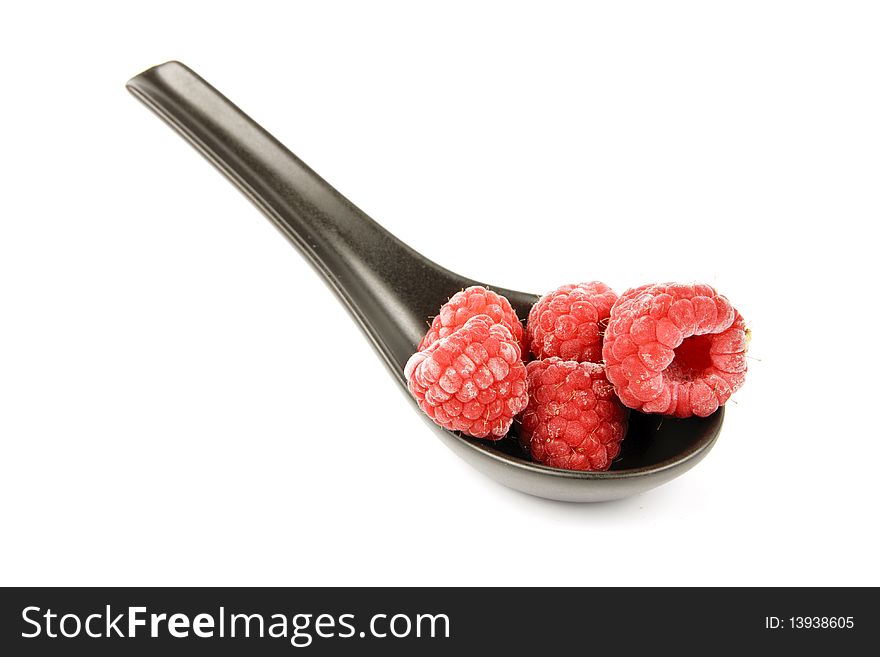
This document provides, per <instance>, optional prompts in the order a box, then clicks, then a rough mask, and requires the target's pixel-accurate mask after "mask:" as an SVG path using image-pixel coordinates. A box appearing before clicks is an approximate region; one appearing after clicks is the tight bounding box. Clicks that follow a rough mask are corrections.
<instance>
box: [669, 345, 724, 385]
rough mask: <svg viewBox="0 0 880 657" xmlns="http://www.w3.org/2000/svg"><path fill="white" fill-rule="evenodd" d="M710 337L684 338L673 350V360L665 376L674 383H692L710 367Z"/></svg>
mask: <svg viewBox="0 0 880 657" xmlns="http://www.w3.org/2000/svg"><path fill="white" fill-rule="evenodd" d="M712 338H713V336H711V335H693V336H691V337H689V338H685V339H684V341H683V342H682V343H681V344H680V345H678V347H677V348H676V349H675V358H673V360H672V363H670V364H669V367H668V368H666V375H667V376H668V377H669V378H671V379H673V380H676V381H693V380H694V379H698V378H700V377H701V376H702V375H703V373H704V372H705V371H706V370H707V369H708V368H709V367H711V366H712V356H711V354H710V353H709V349H710V348H711V347H712Z"/></svg>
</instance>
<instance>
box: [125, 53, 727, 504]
mask: <svg viewBox="0 0 880 657" xmlns="http://www.w3.org/2000/svg"><path fill="white" fill-rule="evenodd" d="M126 86H127V88H128V90H129V91H131V93H132V94H134V95H135V96H136V97H137V98H138V99H139V100H140V101H142V102H143V103H144V104H145V105H147V107H149V108H150V109H151V110H153V111H154V112H155V113H156V114H158V115H159V116H160V117H161V118H162V119H164V120H165V121H166V122H167V123H168V124H169V125H171V127H173V128H174V129H175V130H177V131H178V132H179V133H180V134H181V135H182V136H183V137H184V138H185V139H186V140H187V141H188V142H190V143H191V144H192V145H193V146H195V147H196V148H197V149H198V150H199V151H200V152H201V153H202V154H203V155H204V156H205V157H206V158H207V159H208V160H209V161H210V162H211V163H213V164H214V165H215V166H216V167H217V168H218V169H220V171H222V172H223V173H225V174H226V175H227V176H228V177H229V179H230V180H231V181H232V182H233V183H234V184H235V185H236V186H237V187H238V188H239V189H240V190H241V191H242V192H244V193H245V195H246V196H247V197H248V198H250V199H251V201H253V202H254V204H255V205H256V206H257V207H258V208H260V209H261V210H262V211H263V212H264V213H265V214H266V216H268V217H269V219H270V220H271V221H272V222H273V223H274V224H275V225H276V226H277V227H278V229H279V230H280V231H281V232H282V233H283V234H284V235H285V236H286V237H287V238H288V239H289V240H290V241H291V242H293V244H294V245H295V246H296V247H297V248H298V249H299V250H300V251H301V252H302V253H303V255H305V257H306V258H307V259H308V260H309V262H310V263H311V264H312V265H313V266H314V267H315V269H317V270H318V272H319V273H320V274H321V275H322V276H323V278H324V279H325V280H326V281H327V283H328V284H329V285H330V287H331V288H332V289H333V291H334V292H336V294H337V295H338V296H339V298H340V299H341V300H342V303H344V304H345V306H346V308H348V310H349V312H350V313H351V314H352V316H353V317H354V318H355V320H356V321H357V322H358V324H359V325H360V327H361V329H362V330H363V331H364V333H365V334H366V336H367V337H368V338H369V340H370V341H371V342H372V343H373V347H374V348H375V349H376V351H378V352H379V355H380V356H381V357H382V360H384V361H385V364H386V365H387V366H388V368H389V369H390V370H391V373H392V374H393V375H394V377H395V378H396V379H397V381H398V382H399V383H400V385H401V386H402V387H403V388H404V390H406V381H405V380H404V377H403V366H404V364H405V363H406V361H407V359H408V358H409V356H410V355H411V354H412V353H413V351H415V349H416V345H417V344H418V342H419V340H420V338H421V337H422V335H423V334H424V333H425V331H426V329H427V320H428V318H429V317H432V316H434V315H435V314H436V313H437V311H438V309H439V308H440V306H441V305H442V304H443V303H445V302H446V300H447V299H448V298H449V297H450V296H451V295H452V294H454V293H455V292H457V291H458V290H460V289H462V288H465V287H468V286H470V285H476V284H477V282H476V281H473V280H471V279H468V278H465V277H463V276H459V275H458V274H454V273H452V272H451V271H448V270H446V269H444V268H443V267H441V266H439V265H437V264H435V263H433V262H431V261H430V260H427V259H426V258H424V257H423V256H421V255H419V254H418V253H416V252H415V251H413V250H412V249H411V248H410V247H408V246H407V245H406V244H404V243H403V242H401V241H400V240H398V239H397V238H396V237H394V236H393V235H391V234H390V233H388V232H387V231H386V230H385V229H383V228H382V227H381V226H380V225H379V224H377V223H376V222H375V221H373V220H372V219H370V218H369V217H368V216H367V215H365V214H364V213H363V212H361V211H360V210H359V209H357V208H356V207H355V206H354V205H352V204H351V203H350V202H349V201H348V200H346V199H345V198H344V197H343V196H342V195H341V194H340V193H339V192H337V191H336V190H335V189H333V188H332V187H331V186H330V185H328V184H327V183H326V182H325V181H324V180H322V179H321V178H320V177H319V176H318V175H317V174H316V173H315V172H314V171H312V170H311V169H310V168H309V167H308V166H306V165H305V164H304V163H303V162H302V161H301V160H300V159H299V158H297V157H296V156H295V155H294V154H293V153H291V152H290V151H289V150H287V149H286V148H285V147H284V146H283V145H282V144H281V143H280V142H278V141H277V140H276V139H275V138H274V137H272V136H271V135H270V134H269V133H267V132H266V131H265V130H263V129H262V128H261V127H260V126H259V125H257V124H256V123H255V122H254V121H253V120H251V119H250V118H249V117H248V116H247V115H245V114H244V113H243V112H242V111H241V110H240V109H238V108H237V107H236V106H235V105H233V104H232V103H231V102H230V101H229V100H228V99H227V98H226V97H224V96H223V95H222V94H220V93H219V92H218V91H217V90H216V89H214V88H213V87H212V86H211V85H209V84H208V83H207V82H205V81H204V80H203V79H202V78H201V77H199V76H198V75H196V74H195V73H194V72H193V71H192V70H190V69H189V68H187V67H186V66H184V65H183V64H181V63H179V62H168V63H166V64H162V65H160V66H156V67H154V68H151V69H149V70H148V71H145V72H143V73H141V74H140V75H137V76H135V77H134V78H132V79H131V80H129V82H128V84H127V85H126ZM491 287H492V289H494V290H496V291H497V292H498V293H499V294H503V295H504V296H506V297H507V298H508V299H510V302H511V304H512V305H513V307H514V308H515V309H516V311H517V314H518V315H519V317H520V318H521V319H523V318H525V317H526V316H527V315H528V311H529V309H530V308H531V306H532V304H533V303H534V302H535V300H536V299H537V297H536V296H535V295H533V294H527V293H525V292H516V291H514V290H506V289H504V288H500V287H495V286H491ZM407 397H408V398H409V397H410V395H409V393H408V392H407ZM410 399H411V398H410ZM411 401H412V400H411ZM413 407H414V408H416V410H418V407H417V406H416V405H415V403H414V402H413ZM418 412H419V413H420V414H422V413H421V411H420V410H418ZM423 417H424V418H425V421H426V422H427V423H428V425H429V426H430V427H431V428H433V429H434V432H435V433H436V434H437V435H438V436H440V438H441V439H442V440H443V442H444V443H446V445H447V446H448V447H449V448H450V449H452V450H453V451H454V452H455V453H456V454H458V455H459V456H461V457H462V458H463V459H465V460H466V461H467V462H468V463H470V464H471V465H472V466H474V467H475V468H477V469H478V470H480V471H481V472H483V473H484V474H486V475H488V476H490V477H492V478H493V479H495V480H496V481H498V482H500V483H502V484H504V485H505V486H509V487H511V488H515V489H517V490H520V491H523V492H525V493H530V494H532V495H537V496H539V497H546V498H550V499H555V500H565V501H572V502H599V501H606V500H613V499H618V498H621V497H626V496H628V495H633V494H636V493H641V492H643V491H646V490H649V489H651V488H654V487H655V486H659V485H660V484H663V483H666V482H667V481H669V480H670V479H673V478H674V477H677V476H678V475H680V474H682V473H683V472H686V471H687V470H689V469H690V468H691V467H693V466H694V465H696V464H697V463H698V462H699V461H700V460H701V459H702V458H703V457H704V456H705V455H706V453H707V452H708V451H709V450H710V449H711V448H712V445H713V444H714V443H715V440H716V438H717V437H718V432H719V430H720V429H721V422H722V419H723V417H724V409H723V408H719V409H718V411H717V412H716V413H715V414H714V415H712V416H710V417H708V418H688V419H685V420H679V419H674V418H661V417H657V416H650V415H642V414H640V413H633V416H632V419H631V421H630V428H629V431H628V434H627V438H626V440H624V441H623V445H622V452H621V456H620V458H619V459H618V460H617V461H616V462H615V463H614V464H613V465H612V467H611V469H610V470H609V471H608V472H572V471H568V470H558V469H556V468H549V467H545V466H542V465H538V464H536V463H532V462H530V461H529V460H528V459H527V457H526V456H525V455H524V454H523V452H522V451H521V449H520V447H519V444H518V441H517V439H516V435H515V434H516V431H517V427H516V425H514V428H513V429H512V430H511V435H510V436H508V437H507V438H505V439H504V440H501V441H499V442H495V443H493V442H488V441H483V440H475V439H472V438H468V437H465V436H461V435H459V434H458V433H454V432H450V431H446V430H444V429H441V428H440V427H438V426H437V425H435V424H433V423H432V422H431V421H430V420H429V419H428V418H427V416H424V415H423Z"/></svg>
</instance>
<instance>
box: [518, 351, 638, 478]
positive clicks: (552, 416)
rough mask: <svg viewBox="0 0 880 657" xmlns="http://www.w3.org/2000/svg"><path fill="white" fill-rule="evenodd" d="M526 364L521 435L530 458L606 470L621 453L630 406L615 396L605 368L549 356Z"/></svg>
mask: <svg viewBox="0 0 880 657" xmlns="http://www.w3.org/2000/svg"><path fill="white" fill-rule="evenodd" d="M526 369H527V372H528V381H529V405H528V406H527V407H526V411H525V413H523V416H522V440H523V444H524V445H525V446H526V447H527V448H528V450H529V452H531V454H532V458H533V459H534V460H535V461H537V462H539V463H544V464H545V465H552V466H553V467H556V468H564V469H566V470H607V469H608V468H609V467H610V466H611V461H612V459H614V457H615V456H617V455H618V453H620V441H622V440H623V437H624V436H625V435H626V424H627V418H628V416H629V411H628V410H627V409H626V408H624V406H623V405H622V404H621V403H620V401H618V399H617V397H615V395H614V388H613V387H612V385H611V384H610V383H609V382H608V379H606V378H605V368H604V367H603V366H602V365H599V364H597V363H578V362H575V361H573V360H562V359H561V358H547V359H544V360H534V361H532V362H531V363H529V364H528V365H527V366H526Z"/></svg>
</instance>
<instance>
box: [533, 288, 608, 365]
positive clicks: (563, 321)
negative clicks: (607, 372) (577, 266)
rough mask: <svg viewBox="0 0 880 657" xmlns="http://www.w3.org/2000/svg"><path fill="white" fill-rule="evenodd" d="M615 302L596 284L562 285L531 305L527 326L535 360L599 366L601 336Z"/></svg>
mask: <svg viewBox="0 0 880 657" xmlns="http://www.w3.org/2000/svg"><path fill="white" fill-rule="evenodd" d="M615 301H617V295H616V294H615V293H614V291H613V290H612V289H611V288H610V287H608V286H607V285H605V283H601V282H599V281H593V282H592V283H580V284H578V285H563V286H562V287H560V288H559V289H557V290H554V291H553V292H550V293H549V294H545V295H544V296H543V297H541V298H540V299H539V300H538V303H536V304H535V305H534V306H532V310H531V312H529V322H528V325H527V327H526V330H527V333H528V340H529V343H530V345H531V350H532V353H533V354H535V357H537V358H550V357H552V356H559V357H560V358H562V359H563V360H576V361H581V362H591V363H598V362H600V361H601V360H602V334H603V333H604V328H605V324H606V322H607V320H608V317H609V315H610V314H611V306H613V305H614V302H615Z"/></svg>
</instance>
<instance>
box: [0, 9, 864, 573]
mask: <svg viewBox="0 0 880 657" xmlns="http://www.w3.org/2000/svg"><path fill="white" fill-rule="evenodd" d="M603 4H604V5H605V6H597V5H590V6H588V5H584V4H583V3H571V4H552V3H541V4H540V5H538V4H534V5H523V6H520V5H516V4H512V3H503V4H498V5H488V4H480V5H476V4H475V3H461V4H456V3H444V4H443V5H435V6H434V7H433V8H429V7H428V6H427V5H422V4H419V5H418V6H416V5H415V4H412V3H403V2H401V3H396V4H390V3H350V4H340V3H337V2H322V3H318V2H315V3H291V4H290V5H288V3H265V2H248V3H218V2H210V3H207V2H206V3H181V2H159V1H156V0H153V1H151V2H149V3H138V4H134V3H131V4H123V3H107V4H100V5H99V4H96V3H57V4H46V3H28V4H25V3H16V4H15V5H11V7H14V8H10V7H7V8H6V9H5V10H4V18H3V26H2V28H0V31H2V35H0V61H2V73H3V75H2V95H3V102H2V106H0V116H2V125H0V130H2V143H0V168H2V169H0V174H2V175H0V179H2V190H3V191H2V195H0V445H2V465H0V467H2V475H0V526H2V533H3V536H2V542H0V556H2V559H0V582H2V583H3V584H119V585H122V584H124V585H135V584H142V585H153V584H186V585H196V584H212V585H213V584H216V585H220V584H228V585H239V584H249V585H276V584H277V585H282V584H284V585H300V584H302V585H305V584H313V585H329V584H417V585H423V584H425V585H427V584H477V585H489V584H585V585H593V584H597V585H598V584H603V585H614V584H625V585H636V584H649V585H655V584H713V585H714V584H734V585H739V584H769V585H782V584H821V585H826V584H828V585H830V584H837V585H858V584H873V585H877V584H880V577H878V566H877V553H878V548H880V545H878V540H877V538H876V534H875V531H876V528H877V501H878V497H877V476H876V473H877V471H878V465H880V463H878V460H880V435H878V428H877V421H876V408H877V394H878V386H877V372H878V356H877V349H876V346H875V345H876V344H877V340H878V338H877V335H876V332H877V329H878V321H877V320H878V311H877V299H876V289H877V288H876V282H877V273H876V272H877V265H876V238H873V237H869V231H872V229H874V226H875V224H876V222H877V219H878V212H880V194H878V180H880V178H878V175H880V86H878V74H880V40H878V38H877V35H878V31H880V21H878V13H877V9H876V5H872V3H839V2H827V3H816V2H791V3H782V2H766V1H764V2H740V3H724V5H722V4H721V3H705V2H692V3H652V2H648V3H629V2H620V3H603ZM539 6H540V9H539V8H538V7H539ZM168 59H180V60H181V61H183V62H185V63H186V64H188V65H190V66H191V67H193V68H194V69H195V70H196V71H197V72H199V73H200V74H202V75H203V76H204V77H205V78H207V79H208V81H210V82H211V83H212V84H214V85H215V86H217V87H218V88H219V89H220V90H221V91H223V92H224V93H225V94H226V95H228V96H229V97H230V98H231V99H232V100H233V101H234V102H236V103H238V104H239V105H240V106H241V107H242V108H243V109H244V110H245V111H247V112H248V113H250V114H251V115H252V116H253V117H254V118H255V119H256V120H258V121H259V122H261V123H262V124H263V125H264V126H265V127H266V128H268V129H269V130H270V131H272V132H273V133H274V134H275V135H276V136H277V137H279V138H280V139H281V140H282V141H283V142H285V143H286V144H287V145H288V146H289V147H290V148H291V149H292V150H293V151H294V152H296V153H297V154H298V155H299V156H300V157H302V158H303V159H304V160H305V161H306V162H308V163H309V164H310V165H311V166H312V167H313V168H315V169H316V170H317V171H318V172H319V173H320V174H321V175H323V176H324V177H325V178H326V179H328V180H329V181H330V182H331V183H332V184H334V185H335V186H336V187H337V188H338V189H339V190H340V191H341V192H342V193H343V194H345V195H346V196H347V197H349V198H350V199H351V200H352V201H354V202H355V203H356V204H358V205H359V206H360V207H361V208H363V209H364V210H365V211H366V212H367V213H368V214H370V215H371V216H373V217H375V218H376V219H377V220H378V221H379V222H380V223H382V224H383V225H384V226H385V227H387V228H388V229H389V230H391V231H392V232H394V233H395V234H397V235H398V236H400V237H401V238H402V239H403V240H404V241H406V242H408V243H410V244H411V245H413V246H414V247H415V248H416V249H418V250H420V251H421V252H423V253H424V254H426V255H427V256H429V257H430V258H432V259H435V260H437V261H439V262H441V263H443V264H444V265H446V266H448V267H449V268H451V269H453V270H456V271H459V272H461V273H463V274H466V275H468V276H471V277H473V278H476V279H478V280H486V281H489V282H491V283H497V284H500V285H504V286H506V287H512V288H519V289H527V290H532V291H535V292H542V291H546V290H549V289H551V288H554V287H556V286H557V285H560V284H562V283H566V282H574V281H579V280H591V279H602V280H604V281H606V282H607V283H609V284H611V285H612V286H614V287H615V288H616V289H617V290H618V291H622V290H623V289H625V288H626V287H628V286H632V285H637V284H641V283H645V282H651V281H663V280H683V281H704V282H707V283H710V284H712V285H715V286H716V287H717V288H718V289H719V291H721V292H722V293H724V294H726V295H727V296H728V297H729V298H730V299H731V300H732V301H733V303H734V304H735V305H736V306H737V307H738V308H739V309H740V311H741V312H742V313H743V315H744V316H745V317H746V319H747V321H748V322H749V325H750V327H751V328H752V331H753V341H752V349H751V352H750V355H751V356H752V358H751V360H750V368H751V369H750V372H749V376H748V379H747V382H746V385H745V387H744V388H743V389H742V390H741V391H740V392H739V393H738V394H737V395H736V396H735V397H734V400H735V403H731V404H730V405H729V408H728V414H727V420H726V422H725V427H724V430H723V432H722V436H721V438H720V440H719V442H718V444H717V446H716V447H715V449H714V450H713V451H712V452H711V454H709V456H708V457H707V458H706V459H705V461H703V462H702V463H701V464H700V465H699V466H698V467H696V468H695V469H694V470H692V471H691V472H689V473H688V474H686V475H685V476H683V477H681V478H679V479H677V480H675V481H674V482H672V483H670V484H668V485H666V486H664V487H662V488H659V489H657V490H655V491H653V492H650V493H647V494H645V495H642V496H639V497H635V498H631V499H627V500H624V501H620V502H616V503H611V504H602V505H572V504H563V503H554V502H548V501H544V500H540V499H536V498H531V497H528V496H525V495H522V494H519V493H516V492H513V491H510V490H507V489H504V488H502V487H500V486H498V485H497V484H495V483H494V482H492V481H490V480H488V479H485V478H484V477H483V476H481V475H480V474H478V473H477V472H476V471H473V470H471V469H470V468H469V467H468V466H467V465H466V464H465V463H463V462H461V461H459V460H458V459H457V458H456V457H455V456H454V455H453V454H452V453H451V452H450V451H448V450H447V449H446V448H445V447H444V446H443V445H442V444H441V443H440V442H439V441H438V440H437V439H436V438H435V437H434V436H433V435H432V434H431V433H430V432H429V431H427V430H426V428H425V426H424V425H423V423H422V420H421V418H419V417H418V416H417V415H416V414H415V413H414V412H413V410H412V408H411V407H410V405H409V404H408V403H406V401H405V399H404V398H403V396H402V394H401V391H400V390H399V388H398V387H397V384H396V383H395V382H394V381H393V380H392V378H391V377H390V376H388V373H387V372H386V371H385V369H384V367H383V366H382V365H381V364H380V361H379V360H378V358H377V357H376V356H375V354H374V353H373V352H372V351H371V349H370V348H369V346H368V343H367V342H366V340H365V339H364V338H363V337H362V335H361V334H360V332H359V331H358V329H357V328H356V327H355V325H354V324H353V323H352V321H350V319H349V317H348V316H347V314H346V313H345V311H344V310H343V309H342V307H341V306H340V305H339V304H338V302H337V301H336V300H335V298H334V297H333V296H332V295H331V294H330V293H329V291H328V289H327V288H326V287H325V286H324V284H323V283H322V282H321V281H320V280H319V279H318V277H317V276H316V275H315V273H314V272H313V271H312V270H311V269H310V268H309V266H307V265H306V263H305V261H304V260H303V259H302V258H301V257H300V256H299V255H298V254H297V252H296V251H295V250H293V249H292V248H291V247H290V246H289V245H288V244H287V242H286V241H285V240H284V239H283V238H282V237H281V236H280V234H279V233H277V231H276V230H275V229H274V228H273V227H272V226H271V225H270V223H269V222H268V221H267V220H266V219H264V218H263V217H262V216H261V215H260V214H259V213H258V212H257V211H256V210H255V209H254V208H253V207H252V206H251V205H250V203H249V202H248V201H246V200H245V199H244V197H242V196H241V195H240V194H239V193H238V192H237V191H236V190H235V189H234V188H233V187H232V186H231V185H230V184H229V183H228V182H227V181H226V180H225V179H224V178H223V177H222V176H221V175H219V174H218V173H217V172H216V171H215V170H214V169H213V168H212V167H210V166H209V165H208V164H207V163H206V162H205V161H204V160H203V159H202V158H201V157H200V156H198V155H197V154H196V152H195V151H193V150H192V149H191V148H190V147H189V146H187V145H186V144H185V143H184V142H183V141H182V140H181V139H180V138H179V137H178V136H177V135H176V134H174V133H173V132H172V131H171V130H170V129H169V128H168V127H166V126H165V125H164V124H162V123H161V122H160V121H159V120H158V119H157V118H156V117H155V116H153V115H152V114H151V113H150V112H149V111H147V110H146V109H145V108H144V107H143V106H141V105H140V104H139V103H138V102H136V101H135V100H134V99H133V98H132V97H130V96H129V94H128V93H127V92H126V91H125V89H124V86H123V85H124V83H125V81H126V80H127V79H128V78H129V77H131V76H132V75H134V74H136V73H138V72H139V71H141V70H143V69H145V68H147V67H149V66H152V65H154V64H159V63H161V62H163V61H165V60H168ZM463 236H466V238H463Z"/></svg>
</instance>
